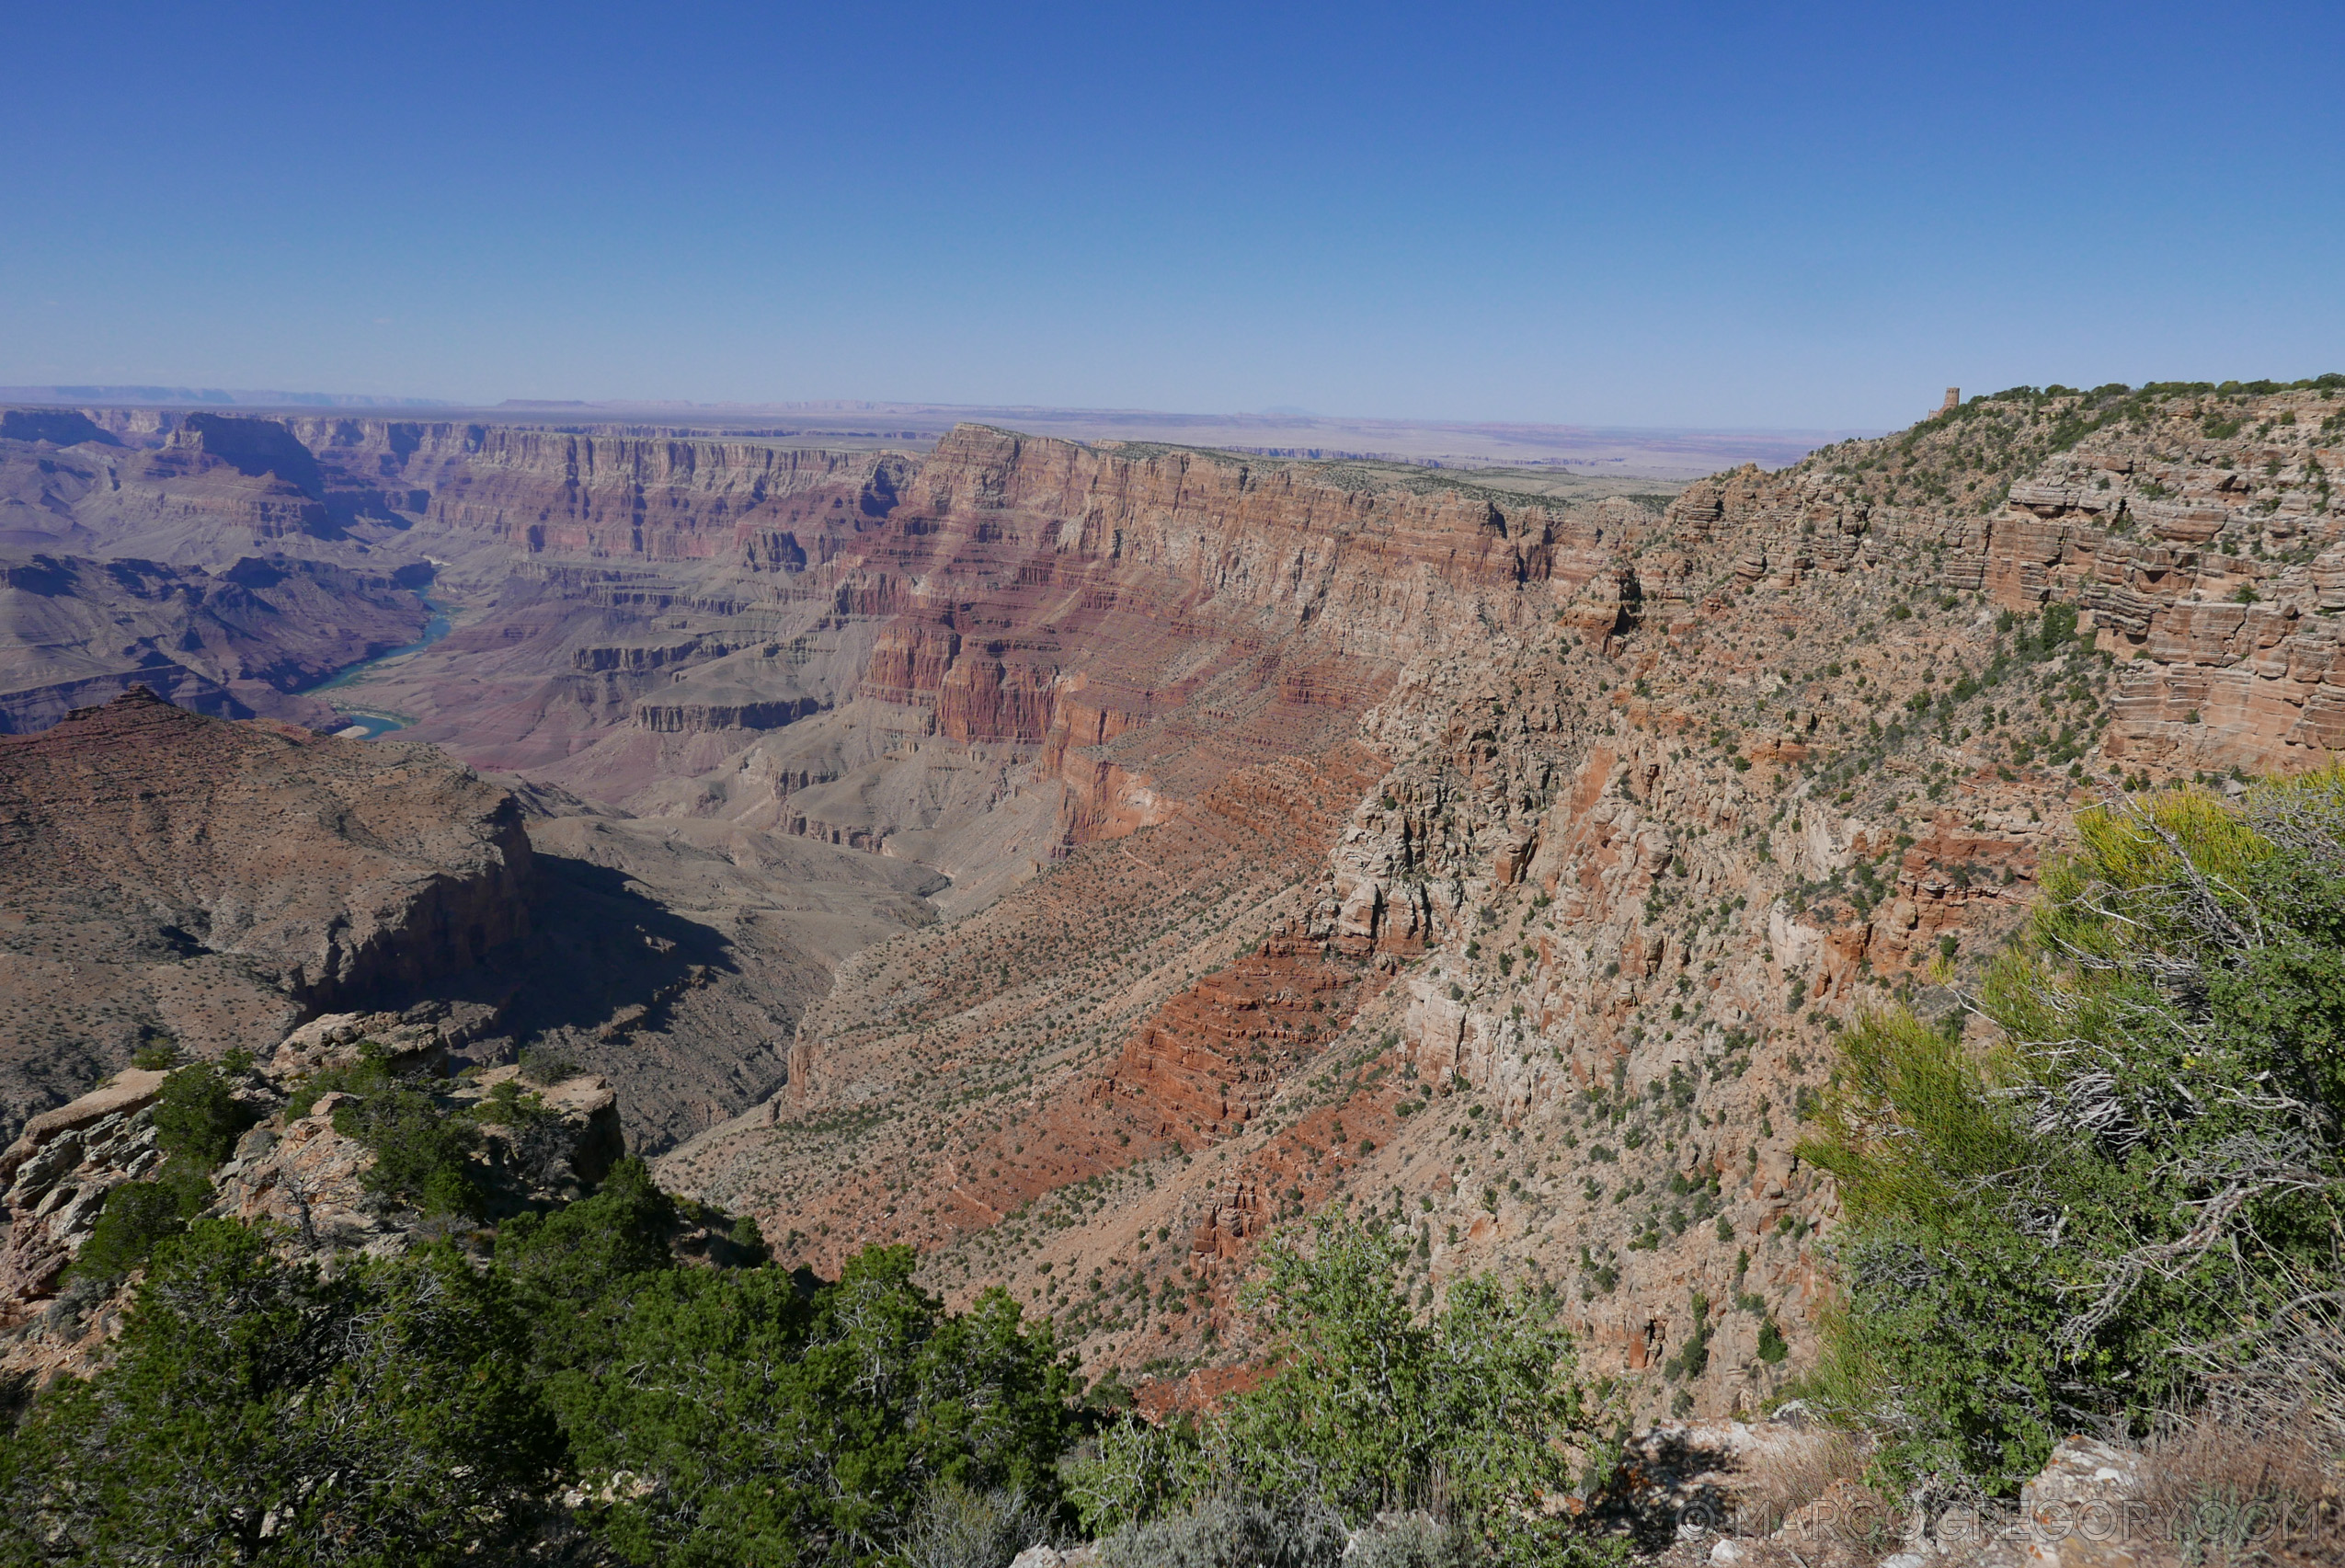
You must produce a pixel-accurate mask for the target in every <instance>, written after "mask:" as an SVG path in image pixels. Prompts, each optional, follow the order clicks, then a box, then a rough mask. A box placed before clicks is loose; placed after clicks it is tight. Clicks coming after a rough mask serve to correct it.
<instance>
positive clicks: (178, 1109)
mask: <svg viewBox="0 0 2345 1568" xmlns="http://www.w3.org/2000/svg"><path fill="white" fill-rule="evenodd" d="M259 1119H260V1113H259V1112H258V1111H257V1110H255V1109H254V1108H253V1107H252V1106H250V1105H247V1104H244V1103H242V1102H241V1101H239V1100H237V1099H236V1098H235V1095H234V1094H232V1093H230V1092H229V1088H228V1082H227V1080H226V1079H224V1078H223V1077H222V1076H221V1075H220V1072H219V1070H218V1069H216V1068H213V1067H212V1066H211V1065H209V1064H208V1063H199V1064H198V1065H196V1066H194V1067H183V1068H181V1069H179V1070H177V1072H174V1073H173V1074H171V1076H170V1077H168V1078H166V1079H165V1080H164V1081H163V1092H162V1093H161V1094H160V1095H158V1096H157V1097H156V1099H155V1102H154V1142H155V1147H157V1148H159V1149H161V1150H163V1152H164V1153H165V1154H166V1155H169V1156H170V1157H171V1158H173V1159H175V1160H182V1159H183V1160H188V1161H191V1162H195V1163H197V1164H200V1165H201V1166H202V1167H203V1168H204V1169H205V1170H207V1171H208V1170H210V1169H211V1168H212V1167H213V1166H214V1165H217V1164H219V1163H220V1162H222V1161H223V1160H225V1159H226V1158H228V1156H229V1154H230V1153H231V1152H232V1151H233V1150H235V1147H236V1139H238V1138H239V1137H241V1136H243V1134H244V1131H245V1129H246V1127H250V1126H252V1125H253V1123H255V1122H257V1121H258V1120H259Z"/></svg>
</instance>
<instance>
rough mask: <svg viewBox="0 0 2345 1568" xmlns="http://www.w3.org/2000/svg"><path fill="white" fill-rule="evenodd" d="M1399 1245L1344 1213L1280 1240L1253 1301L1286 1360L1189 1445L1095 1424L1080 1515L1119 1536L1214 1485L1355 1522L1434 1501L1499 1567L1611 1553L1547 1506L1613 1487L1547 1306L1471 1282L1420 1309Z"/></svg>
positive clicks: (1601, 1400)
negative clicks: (1439, 1303) (1427, 1312)
mask: <svg viewBox="0 0 2345 1568" xmlns="http://www.w3.org/2000/svg"><path fill="white" fill-rule="evenodd" d="M1409 1245H1410V1242H1409V1240H1408V1238H1407V1237H1406V1236H1405V1235H1393V1234H1389V1233H1386V1232H1384V1231H1380V1230H1369V1229H1366V1228H1363V1227H1361V1226H1358V1225H1356V1224H1353V1223H1350V1222H1348V1221H1341V1220H1325V1221H1321V1222H1320V1223H1319V1224H1317V1225H1315V1226H1314V1228H1313V1230H1312V1233H1311V1237H1310V1246H1309V1247H1308V1249H1306V1248H1305V1247H1303V1246H1302V1245H1300V1244H1298V1242H1297V1241H1296V1240H1294V1239H1292V1238H1287V1237H1280V1238H1276V1239H1274V1240H1273V1242H1271V1244H1270V1245H1269V1246H1267V1247H1266V1248H1264V1253H1263V1264H1264V1270H1265V1274H1266V1278H1265V1280H1264V1284H1263V1285H1262V1287H1261V1288H1259V1289H1258V1291H1256V1292H1255V1293H1254V1295H1253V1298H1252V1299H1253V1306H1254V1308H1255V1310H1256V1311H1257V1312H1258V1314H1259V1316H1260V1318H1261V1322H1262V1327H1263V1329H1264V1333H1265V1335H1266V1338H1267V1341H1268V1343H1269V1344H1270V1345H1273V1346H1274V1347H1275V1354H1276V1355H1277V1356H1278V1357H1279V1363H1278V1370H1277V1371H1276V1372H1275V1373H1274V1374H1272V1376H1271V1377H1270V1378H1269V1379H1266V1380H1264V1382H1263V1383H1261V1384H1259V1385H1258V1386H1256V1387H1255V1388H1253V1389H1252V1390H1249V1391H1245V1392H1243V1393H1240V1394H1236V1395H1233V1396H1231V1397H1230V1399H1228V1400H1226V1401H1225V1402H1223V1403H1222V1405H1221V1407H1220V1409H1219V1410H1218V1411H1217V1412H1216V1413H1214V1415H1213V1416H1212V1417H1211V1419H1210V1421H1209V1422H1208V1424H1207V1426H1206V1428H1205V1430H1204V1432H1203V1433H1202V1434H1201V1435H1200V1436H1199V1438H1198V1439H1197V1440H1195V1441H1190V1440H1187V1439H1185V1438H1184V1436H1183V1435H1182V1434H1179V1433H1176V1432H1168V1431H1165V1430H1164V1429H1161V1428H1154V1427H1150V1426H1148V1425H1145V1424H1141V1423H1129V1424H1127V1425H1123V1426H1120V1427H1117V1428H1113V1429H1111V1430H1109V1431H1108V1432H1107V1433H1105V1434H1104V1436H1103V1438H1102V1442H1101V1450H1100V1454H1099V1456H1098V1458H1097V1459H1094V1460H1092V1461H1090V1462H1089V1463H1087V1464H1085V1465H1083V1466H1081V1467H1080V1468H1079V1470H1078V1471H1077V1475H1076V1479H1075V1483H1074V1487H1073V1494H1074V1497H1075V1501H1076V1503H1077V1505H1078V1506H1079V1507H1080V1508H1081V1510H1082V1513H1083V1516H1084V1520H1085V1523H1086V1524H1087V1525H1089V1526H1090V1527H1092V1528H1093V1529H1094V1530H1095V1531H1105V1530H1113V1529H1116V1528H1123V1527H1126V1526H1128V1525H1130V1524H1133V1523H1135V1522H1138V1521H1142V1520H1145V1519H1147V1518H1149V1517H1150V1516H1158V1515H1161V1514H1165V1513H1167V1512H1169V1511H1171V1510H1172V1508H1174V1507H1178V1506H1191V1507H1193V1506H1195V1505H1196V1504H1197V1503H1198V1502H1200V1501H1201V1500H1202V1499H1205V1498H1207V1497H1212V1496H1234V1497H1242V1498H1250V1499H1255V1500H1259V1501H1262V1502H1264V1503H1268V1504H1273V1505H1280V1506H1302V1505H1323V1506H1327V1507H1332V1508H1333V1509H1334V1510H1335V1511H1336V1512H1337V1513H1338V1514H1339V1515H1341V1516H1343V1517H1344V1518H1346V1519H1349V1520H1351V1521H1353V1522H1355V1523H1365V1522H1366V1521H1367V1519H1369V1518H1370V1517H1372V1516H1374V1515H1375V1514H1376V1513H1377V1512H1378V1511H1379V1510H1382V1509H1389V1508H1390V1507H1392V1506H1394V1505H1403V1506H1408V1505H1416V1504H1419V1503H1422V1502H1424V1501H1426V1500H1428V1499H1432V1498H1435V1497H1436V1496H1437V1497H1440V1498H1442V1499H1444V1500H1445V1501H1446V1503H1447V1505H1448V1506H1450V1507H1452V1508H1454V1509H1456V1510H1457V1511H1458V1514H1459V1515H1460V1516H1461V1517H1463V1518H1465V1519H1466V1520H1468V1521H1470V1525H1471V1527H1472V1528H1474V1529H1475V1530H1476V1531H1478V1532H1479V1533H1480V1534H1481V1536H1482V1537H1483V1538H1484V1539H1485V1540H1486V1542H1487V1544H1488V1545H1489V1546H1490V1547H1491V1548H1492V1549H1493V1551H1496V1552H1497V1553H1498V1555H1499V1556H1500V1557H1501V1559H1502V1560H1503V1561H1505V1562H1573V1561H1589V1560H1597V1559H1601V1558H1603V1557H1606V1556H1607V1555H1608V1552H1607V1550H1606V1549H1605V1548H1604V1547H1603V1546H1602V1545H1600V1543H1598V1542H1597V1541H1596V1539H1594V1538H1592V1537H1589V1536H1586V1535H1584V1534H1583V1533H1581V1532H1579V1531H1578V1530H1576V1529H1575V1528H1573V1525H1572V1524H1571V1522H1570V1521H1569V1520H1568V1519H1559V1518H1556V1517H1553V1516H1549V1515H1547V1514H1545V1513H1544V1512H1543V1511H1542V1505H1543V1504H1545V1503H1547V1502H1549V1501H1550V1500H1552V1499H1554V1498H1557V1497H1561V1496H1562V1495H1565V1494H1569V1493H1572V1492H1573V1491H1577V1492H1579V1493H1580V1494H1583V1495H1585V1494H1591V1493H1593V1492H1595V1491H1596V1490H1599V1489H1600V1488H1602V1487H1604V1486H1605V1485H1607V1484H1609V1483H1610V1482H1611V1481H1612V1480H1613V1479H1614V1477H1615V1471H1616V1469H1617V1466H1618V1464H1619V1446H1618V1440H1617V1439H1618V1435H1617V1433H1614V1432H1613V1431H1611V1430H1610V1426H1611V1424H1610V1423H1609V1422H1608V1420H1607V1406H1606V1401H1605V1394H1604V1391H1602V1390H1596V1391H1591V1390H1590V1389H1588V1388H1586V1387H1585V1386H1584V1385H1583V1384H1582V1383H1581V1382H1580V1381H1579V1379H1578V1378H1577V1376H1576V1374H1575V1372H1574V1368H1573V1352H1572V1346H1571V1340H1570V1336H1569V1335H1568V1334H1566V1333H1564V1332H1563V1331H1562V1330H1561V1328H1560V1327H1559V1326H1557V1325H1556V1322H1555V1319H1556V1310H1555V1305H1554V1304H1553V1303H1551V1302H1550V1301H1549V1300H1548V1299H1546V1298H1543V1297H1540V1296H1538V1295H1535V1294H1533V1293H1531V1292H1530V1291H1528V1290H1527V1289H1518V1290H1512V1291H1510V1290H1506V1289H1504V1288H1501V1287H1500V1286H1499V1285H1498V1284H1496V1283H1495V1282H1494V1281H1493V1280H1491V1279H1489V1278H1486V1277H1481V1276H1467V1277H1464V1278H1460V1279H1458V1280H1456V1281H1454V1282H1453V1283H1452V1284H1451V1285H1450V1288H1449V1291H1448V1296H1447V1303H1446V1307H1445V1310H1442V1311H1440V1312H1438V1313H1436V1314H1433V1315H1432V1316H1430V1317H1429V1318H1424V1319H1420V1317H1419V1316H1418V1314H1417V1312H1416V1310H1415V1309H1414V1308H1413V1305H1412V1304H1411V1301H1410V1299H1409V1296H1408V1292H1407V1290H1406V1288H1405V1287H1404V1286H1403V1285H1402V1283H1401V1277H1402V1275H1401V1271H1402V1268H1403V1265H1405V1263H1406V1261H1407V1255H1408V1250H1409ZM1575 1455H1576V1461H1575V1458H1574V1456H1575Z"/></svg>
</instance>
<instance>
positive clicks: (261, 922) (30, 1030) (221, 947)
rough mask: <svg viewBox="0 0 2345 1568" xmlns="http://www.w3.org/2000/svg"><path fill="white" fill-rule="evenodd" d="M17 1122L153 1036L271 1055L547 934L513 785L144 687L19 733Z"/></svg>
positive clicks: (7, 770)
mask: <svg viewBox="0 0 2345 1568" xmlns="http://www.w3.org/2000/svg"><path fill="white" fill-rule="evenodd" d="M0 836H5V841H6V853H5V855H0V911H4V912H5V924H4V925H0V934H5V940H6V955H7V956H6V966H7V969H6V1036H5V1039H0V1073H5V1080H0V1083H4V1084H5V1087H0V1096H5V1098H4V1099H0V1104H4V1105H5V1111H0V1120H5V1122H6V1125H7V1126H9V1127H16V1126H19V1125H21V1124H22V1122H23V1120H24V1118H25V1117H26V1116H28V1115H29V1114H30V1113H31V1112H33V1111H36V1110H39V1109H40V1108H42V1107H43V1106H44V1105H47V1104H56V1103H58V1101H60V1100H61V1099H63V1098H66V1097H69V1095H70V1093H72V1092H74V1090H76V1089H77V1088H78V1087H79V1086H80V1085H82V1084H86V1082H88V1081H89V1080H90V1079H91V1078H94V1077H96V1076H97V1073H98V1072H99V1071H102V1070H109V1069H114V1068H119V1067H120V1066H121V1065H123V1063H124V1061H125V1060H126V1059H128V1057H129V1055H130V1053H131V1051H132V1049H133V1048H135V1047H137V1046H138V1045H139V1044H141V1043H142V1041H145V1040H153V1039H156V1038H169V1039H173V1040H176V1041H177V1042H179V1043H180V1044H181V1045H182V1046H183V1047H186V1048H189V1049H190V1050H193V1051H197V1052H200V1053H203V1054H207V1055H210V1054H217V1053H218V1052H219V1051H221V1050H223V1049H225V1048H227V1047H230V1046H234V1045H239V1044H244V1045H249V1044H250V1043H251V1040H252V1037H253V1036H254V1035H255V1034H256V1033H261V1032H266V1031H267V1030H269V1028H270V1027H271V1026H272V1025H278V1026H280V1027H281V1023H282V1022H283V1021H285V1020H287V1019H289V1018H290V1017H291V1016H292V1015H294V1014H295V1013H297V1011H298V1010H301V1009H303V1008H316V1007H320V1006H326V1005H330V1004H332V1003H334V1002H336V1001H341V1000H344V999H353V998H361V997H365V996H368V995H370V994H372V993H374V992H376V991H379V990H391V989H396V988H401V987H408V988H412V987H416V986H419V985H420V984H422V983H423V982H426V981H429V980H430V979H435V978H438V977H440V976H445V975H449V974H452V973H455V972H457V971H460V970H463V969H466V968H469V967H473V966H474V965H476V964H477V963H479V962H480V960H481V959H482V958H483V957H484V956H486V955H487V954H488V953H489V952H490V951H491V950H492V949H494V948H496V947H498V946H499V945H500V944H506V943H509V942H512V941H514V940H515V939H517V938H519V937H520V936H521V935H523V934H524V933H526V932H527V930H528V926H529V913H528V904H527V901H526V898H525V892H526V885H527V882H528V879H529V876H530V869H531V853H530V845H529V840H528V837H527V835H526V834H525V833H524V832H523V831H522V830H521V824H520V816H519V814H518V812H517V810H516V809H515V807H513V805H512V803H511V801H510V800H509V798H508V797H507V796H506V795H505V794H504V792H502V791H501V790H498V789H495V788H492V787H491V786H489V785H487V784H483V783H482V782H481V781H480V780H479V778H477V777H476V776H475V775H474V774H473V773H470V772H469V771H467V770H465V769H463V768H460V767H457V766H454V765H452V764H451V763H449V762H448V761H446V760H445V759H444V758H441V757H440V756H438V755H437V754H435V753H432V752H430V751H429V750H423V749H420V748H414V747H405V746H388V747H383V746H369V745H364V744H361V743H359V742H356V741H343V740H331V739H326V738H321V737H317V736H315V735H312V734H311V733H310V732H308V731H306V730H298V729H293V728H291V727H280V728H269V727H262V726H259V725H240V724H224V723H222V722H220V721H218V720H213V719H207V718H202V717H200V716H198V715H194V714H190V713H188V712H185V711H184V710H181V709H178V708H175V707H172V706H169V705H168V704H165V703H163V702H161V701H160V700H158V699H156V698H155V697H154V696H153V695H152V694H151V693H148V692H144V691H143V690H140V691H134V692H131V693H129V694H127V695H125V696H123V697H120V698H118V699H117V700H116V701H114V702H113V703H110V704H107V705H106V706H104V707H102V708H92V709H84V710H80V711H78V712H76V713H74V715H69V716H68V717H67V719H66V720H65V721H64V722H63V723H62V724H60V725H58V726H56V727H53V728H51V729H50V730H47V731H45V732H43V733H41V734H40V735H36V736H29V737H26V738H19V739H12V740H9V741H7V742H6V743H5V744H0Z"/></svg>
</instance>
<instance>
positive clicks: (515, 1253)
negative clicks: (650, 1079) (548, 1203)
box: [496, 1158, 676, 1373]
mask: <svg viewBox="0 0 2345 1568" xmlns="http://www.w3.org/2000/svg"><path fill="white" fill-rule="evenodd" d="M675 1226H676V1205H675V1201H674V1200H673V1199H671V1198H670V1197H669V1196H668V1195H667V1194H666V1193H663V1192H661V1191H660V1190H659V1189H658V1187H657V1186H656V1185H653V1183H652V1179H651V1172H650V1170H649V1168H648V1167H646V1165H645V1164H644V1162H642V1161H641V1160H638V1159H634V1158H629V1159H625V1160H622V1161H620V1162H619V1163H618V1164H616V1165H615V1166H613V1167H612V1171H611V1173H610V1174H609V1175H608V1176H606V1177H605V1178H603V1182H602V1185H601V1186H600V1187H599V1188H597V1189H596V1190H595V1192H594V1193H593V1195H592V1196H589V1197H584V1198H581V1199H579V1200H578V1202H576V1203H572V1204H568V1205H566V1206H565V1207H561V1208H557V1209H555V1210H554V1211H553V1212H552V1213H551V1214H520V1215H516V1216H514V1217H513V1218H512V1219H508V1220H506V1221H505V1222H504V1224H502V1225H500V1226H499V1227H498V1230H497V1241H496V1256H497V1262H498V1265H500V1266H501V1267H503V1268H504V1269H505V1270H507V1271H508V1272H509V1274H510V1275H511V1276H512V1278H513V1282H514V1288H515V1290H516V1292H517V1293H518V1295H519V1297H520V1301H521V1303H522V1306H523V1309H524V1310H525V1311H526V1312H527V1314H528V1317H529V1322H530V1332H531V1338H532V1346H533V1355H534V1356H535V1359H536V1362H537V1365H538V1366H539V1367H540V1368H541V1369H543V1370H544V1371H546V1372H548V1373H554V1372H563V1371H571V1370H577V1369H588V1370H593V1371H600V1370H601V1369H602V1368H604V1367H606V1366H607V1365H608V1360H609V1356H610V1355H611V1354H612V1351H613V1350H615V1348H616V1345H617V1335H618V1326H617V1325H618V1324H619V1322H621V1320H622V1319H623V1318H624V1317H625V1315H626V1312H627V1301H628V1298H629V1297H630V1296H631V1295H632V1294H633V1292H634V1291H635V1288H636V1285H637V1283H638V1282H639V1281H640V1280H641V1279H642V1278H643V1277H645V1276H649V1275H651V1274H654V1273H656V1272H657V1271H658V1270H661V1269H664V1268H667V1267H668V1266H669V1265H670V1264H671V1263H672V1262H673V1261H674V1259H673V1257H672V1256H671V1254H670V1253H669V1243H668V1238H669V1235H670V1234H671V1233H672V1232H673V1230H675Z"/></svg>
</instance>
